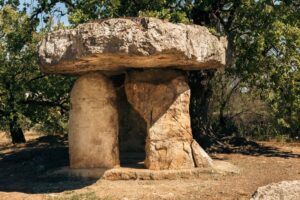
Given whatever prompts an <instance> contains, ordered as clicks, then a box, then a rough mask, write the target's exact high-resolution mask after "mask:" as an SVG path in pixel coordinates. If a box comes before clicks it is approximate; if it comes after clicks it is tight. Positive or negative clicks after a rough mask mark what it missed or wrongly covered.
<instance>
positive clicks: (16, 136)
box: [9, 117, 26, 144]
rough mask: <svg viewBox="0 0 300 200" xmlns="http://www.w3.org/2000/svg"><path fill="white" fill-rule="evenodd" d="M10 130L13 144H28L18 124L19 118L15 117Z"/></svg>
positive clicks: (10, 124)
mask: <svg viewBox="0 0 300 200" xmlns="http://www.w3.org/2000/svg"><path fill="white" fill-rule="evenodd" d="M9 130H10V135H11V139H12V143H13V144H17V143H25V142H26V140H25V137H24V133H23V130H22V128H21V126H20V124H19V123H18V119H17V117H13V119H12V120H11V121H10V123H9Z"/></svg>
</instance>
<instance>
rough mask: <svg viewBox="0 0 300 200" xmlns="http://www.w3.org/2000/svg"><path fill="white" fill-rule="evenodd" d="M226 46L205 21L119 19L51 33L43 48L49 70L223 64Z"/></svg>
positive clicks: (41, 59) (43, 64) (44, 67)
mask: <svg viewBox="0 0 300 200" xmlns="http://www.w3.org/2000/svg"><path fill="white" fill-rule="evenodd" d="M226 46H227V42H226V39H225V38H224V37H220V38H218V37H216V36H214V35H212V34H211V33H210V32H209V31H208V29H207V28H205V27H202V26H198V25H185V24H173V23H170V22H166V21H162V20H159V19H155V18H126V19H125V18H117V19H106V20H101V21H94V22H90V23H85V24H82V25H79V26H78V27H77V28H75V29H66V30H59V31H56V32H52V33H49V34H48V35H47V36H46V37H45V38H44V39H43V40H42V42H41V43H40V46H39V50H38V51H39V62H40V65H41V69H42V71H43V72H46V73H62V74H68V73H69V74H70V73H71V74H76V73H77V74H78V73H83V72H88V71H99V70H101V71H107V72H110V73H111V72H115V73H116V72H120V71H124V70H126V69H127V68H177V69H182V70H194V69H205V68H219V67H223V66H224V65H225V57H226Z"/></svg>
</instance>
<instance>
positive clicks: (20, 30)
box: [0, 5, 72, 143]
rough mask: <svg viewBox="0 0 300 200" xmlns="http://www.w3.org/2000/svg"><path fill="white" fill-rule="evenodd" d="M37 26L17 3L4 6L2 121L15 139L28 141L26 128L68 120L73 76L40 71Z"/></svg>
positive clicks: (0, 31) (0, 23) (0, 19)
mask: <svg viewBox="0 0 300 200" xmlns="http://www.w3.org/2000/svg"><path fill="white" fill-rule="evenodd" d="M36 27H37V23H36V21H35V20H31V19H30V18H29V17H28V15H27V14H26V13H25V12H20V11H18V10H16V9H15V8H14V6H11V5H6V6H4V7H2V8H1V11H0V66H1V68H0V77H1V79H0V103H1V104H0V114H1V116H0V123H1V129H4V130H9V132H10V135H11V138H12V142H13V143H23V142H25V137H24V134H23V128H28V127H31V126H33V125H35V124H40V126H41V127H42V128H48V130H49V128H52V130H53V129H55V128H59V127H61V125H62V124H61V125H59V123H60V122H65V121H66V111H67V110H68V94H69V89H70V86H69V85H70V84H71V82H72V80H70V79H68V80H67V79H66V78H63V77H58V76H52V77H47V76H45V75H43V74H41V73H40V71H39V69H38V65H37V63H36V45H37V43H38V41H39V40H40V38H41V37H42V36H43V32H39V33H37V32H36V31H35V30H36ZM59 118H61V119H62V120H61V121H59V120H58V119H59ZM49 125H50V126H49Z"/></svg>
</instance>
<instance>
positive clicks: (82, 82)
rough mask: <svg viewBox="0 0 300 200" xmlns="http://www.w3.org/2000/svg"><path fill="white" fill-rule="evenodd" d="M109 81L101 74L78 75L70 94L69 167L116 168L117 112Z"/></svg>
mask: <svg viewBox="0 0 300 200" xmlns="http://www.w3.org/2000/svg"><path fill="white" fill-rule="evenodd" d="M116 107H117V106H116V94H115V91H114V88H113V85H112V84H111V82H110V80H109V79H108V78H106V77H105V76H104V75H102V74H100V73H91V74H87V75H83V76H81V77H80V78H79V79H78V80H77V81H76V83H75V85H74V87H73V89H72V92H71V110H70V119H69V154H70V167H71V168H101V167H102V168H112V167H114V166H117V165H119V149H118V112H117V108H116Z"/></svg>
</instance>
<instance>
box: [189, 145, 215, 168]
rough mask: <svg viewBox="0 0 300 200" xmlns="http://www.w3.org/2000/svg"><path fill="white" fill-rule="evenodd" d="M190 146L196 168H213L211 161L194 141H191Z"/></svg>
mask: <svg viewBox="0 0 300 200" xmlns="http://www.w3.org/2000/svg"><path fill="white" fill-rule="evenodd" d="M191 146H192V153H193V158H194V161H195V165H196V167H213V160H212V159H211V158H210V157H209V155H208V154H207V153H206V152H205V151H204V150H203V149H202V148H201V146H200V145H199V144H198V142H197V141H196V140H193V142H192V145H191Z"/></svg>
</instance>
